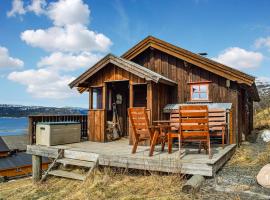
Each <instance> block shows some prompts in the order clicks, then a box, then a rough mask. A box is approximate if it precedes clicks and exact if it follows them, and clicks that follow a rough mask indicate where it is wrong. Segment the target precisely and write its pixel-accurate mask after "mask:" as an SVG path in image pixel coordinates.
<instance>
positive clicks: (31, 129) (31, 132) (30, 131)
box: [28, 116, 34, 145]
mask: <svg viewBox="0 0 270 200" xmlns="http://www.w3.org/2000/svg"><path fill="white" fill-rule="evenodd" d="M28 137H29V144H31V145H32V144H33V143H34V141H33V118H32V117H30V116H29V117H28Z"/></svg>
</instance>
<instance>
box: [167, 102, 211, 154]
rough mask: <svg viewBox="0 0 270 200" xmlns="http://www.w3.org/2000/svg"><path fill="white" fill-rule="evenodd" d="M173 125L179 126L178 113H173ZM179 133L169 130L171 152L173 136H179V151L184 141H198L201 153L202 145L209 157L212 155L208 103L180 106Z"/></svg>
mask: <svg viewBox="0 0 270 200" xmlns="http://www.w3.org/2000/svg"><path fill="white" fill-rule="evenodd" d="M173 118H175V119H174V120H172V121H173V122H172V125H173V124H175V128H177V122H176V121H177V115H176V113H172V114H171V119H173ZM178 118H179V122H178V133H176V132H175V131H169V132H168V147H169V153H171V142H172V138H174V137H178V138H179V140H180V142H179V151H180V150H181V146H182V143H184V142H198V143H199V153H200V152H201V146H203V148H204V149H205V150H206V152H208V154H209V158H211V157H212V155H211V146H210V135H209V121H208V107H207V106H206V105H185V106H180V107H179V114H178Z"/></svg>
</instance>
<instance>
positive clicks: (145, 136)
mask: <svg viewBox="0 0 270 200" xmlns="http://www.w3.org/2000/svg"><path fill="white" fill-rule="evenodd" d="M128 116H129V120H130V123H131V126H132V130H133V139H134V141H133V148H132V153H136V150H137V146H138V144H139V142H142V141H146V140H150V142H152V138H153V135H154V127H152V126H150V124H149V118H148V115H147V112H146V108H145V107H136V108H129V109H128ZM158 139H159V138H158ZM164 146H165V142H164V141H162V149H163V150H164Z"/></svg>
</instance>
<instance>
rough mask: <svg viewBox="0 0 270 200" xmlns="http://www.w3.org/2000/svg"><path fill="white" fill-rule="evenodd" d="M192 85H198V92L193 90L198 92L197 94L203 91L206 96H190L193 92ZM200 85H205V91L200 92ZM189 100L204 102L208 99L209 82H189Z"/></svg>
mask: <svg viewBox="0 0 270 200" xmlns="http://www.w3.org/2000/svg"><path fill="white" fill-rule="evenodd" d="M193 86H199V92H195V93H198V94H199V96H200V94H201V93H205V94H206V95H207V97H206V98H195V99H193V98H192V96H193V94H194V92H193ZM201 86H206V92H201V91H200V90H201ZM190 101H192V102H206V101H210V100H209V83H208V82H197V83H190Z"/></svg>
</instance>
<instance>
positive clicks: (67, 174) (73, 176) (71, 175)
mask: <svg viewBox="0 0 270 200" xmlns="http://www.w3.org/2000/svg"><path fill="white" fill-rule="evenodd" d="M49 174H50V175H53V176H59V177H64V178H70V179H76V180H80V181H84V180H85V179H86V176H85V175H82V174H78V173H74V172H68V171H64V170H59V169H57V170H52V171H50V172H49Z"/></svg>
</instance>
